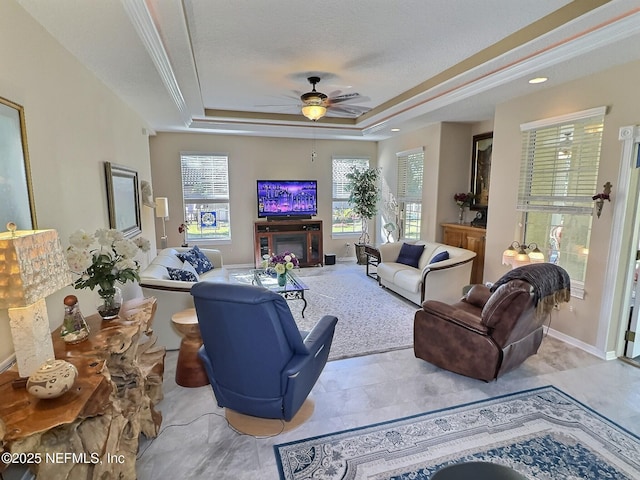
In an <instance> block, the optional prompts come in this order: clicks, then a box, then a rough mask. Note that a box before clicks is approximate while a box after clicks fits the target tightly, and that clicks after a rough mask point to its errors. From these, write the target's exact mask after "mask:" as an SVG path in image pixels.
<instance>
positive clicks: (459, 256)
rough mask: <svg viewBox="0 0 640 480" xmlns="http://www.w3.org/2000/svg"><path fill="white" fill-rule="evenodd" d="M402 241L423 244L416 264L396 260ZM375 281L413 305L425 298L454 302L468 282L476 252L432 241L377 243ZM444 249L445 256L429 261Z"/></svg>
mask: <svg viewBox="0 0 640 480" xmlns="http://www.w3.org/2000/svg"><path fill="white" fill-rule="evenodd" d="M403 243H411V244H414V245H424V250H423V251H422V254H421V256H420V259H419V262H418V268H415V267H412V266H409V265H405V264H403V263H397V262H396V260H397V259H398V254H399V253H400V249H401V248H402V244H403ZM378 250H379V251H380V263H379V264H378V268H377V272H378V282H379V283H380V285H382V286H383V287H386V288H388V289H389V290H393V291H394V292H396V293H398V294H399V295H402V296H403V297H405V298H406V299H408V300H410V301H412V302H413V303H415V304H416V305H422V302H424V301H425V300H440V301H441V302H445V303H454V302H456V301H458V300H460V297H461V296H462V288H463V287H464V286H465V285H468V284H469V281H470V279H471V267H472V265H473V259H474V257H475V256H476V254H475V252H472V251H470V250H465V249H463V248H458V247H452V246H450V245H444V244H442V243H435V242H424V241H417V242H408V241H407V242H402V241H400V242H394V243H385V244H383V245H380V246H379V247H378ZM444 251H447V252H448V253H449V259H448V260H442V261H439V262H435V263H429V262H430V261H431V259H432V258H433V257H435V256H436V255H437V254H439V253H441V252H444Z"/></svg>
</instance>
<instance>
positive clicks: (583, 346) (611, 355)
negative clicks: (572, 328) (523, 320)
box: [544, 328, 617, 360]
mask: <svg viewBox="0 0 640 480" xmlns="http://www.w3.org/2000/svg"><path fill="white" fill-rule="evenodd" d="M544 331H545V333H546V334H548V335H549V336H550V337H553V338H555V339H558V340H560V341H562V342H564V343H566V344H569V345H572V346H574V347H576V348H579V349H580V350H583V351H585V352H587V353H590V354H591V355H593V356H596V357H598V358H601V359H603V360H614V359H615V358H617V357H616V354H615V352H604V351H602V350H599V349H598V348H596V347H594V346H593V345H589V344H588V343H585V342H583V341H581V340H578V339H577V338H574V337H570V336H569V335H566V334H564V333H562V332H559V331H557V330H554V329H553V328H548V329H547V328H545V329H544Z"/></svg>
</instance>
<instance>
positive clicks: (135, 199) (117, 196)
mask: <svg viewBox="0 0 640 480" xmlns="http://www.w3.org/2000/svg"><path fill="white" fill-rule="evenodd" d="M104 168H105V175H106V178H107V201H108V203H109V227H110V228H115V229H117V230H120V231H121V232H122V233H123V234H124V236H125V237H127V238H133V237H135V236H136V235H139V234H140V233H142V223H141V222H140V193H139V190H138V172H136V171H135V170H132V169H130V168H127V167H123V166H122V165H116V164H114V163H111V162H105V164H104Z"/></svg>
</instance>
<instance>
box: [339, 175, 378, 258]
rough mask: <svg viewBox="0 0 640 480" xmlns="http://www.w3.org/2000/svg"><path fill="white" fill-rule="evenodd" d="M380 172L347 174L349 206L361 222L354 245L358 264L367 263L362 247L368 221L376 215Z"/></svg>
mask: <svg viewBox="0 0 640 480" xmlns="http://www.w3.org/2000/svg"><path fill="white" fill-rule="evenodd" d="M379 177H380V170H379V169H378V168H367V169H366V170H359V169H358V168H357V167H353V170H352V171H351V172H349V173H347V180H348V181H349V183H347V191H348V192H349V204H350V205H352V206H353V211H354V213H355V214H356V215H357V216H358V217H359V218H360V221H361V222H362V234H361V235H360V238H359V239H358V244H357V245H356V256H357V258H358V264H360V265H362V264H365V263H366V262H367V257H366V255H365V254H364V245H365V244H367V243H369V232H368V229H369V224H368V222H369V220H371V219H372V218H373V217H374V216H375V215H376V213H378V191H379V189H378V179H379Z"/></svg>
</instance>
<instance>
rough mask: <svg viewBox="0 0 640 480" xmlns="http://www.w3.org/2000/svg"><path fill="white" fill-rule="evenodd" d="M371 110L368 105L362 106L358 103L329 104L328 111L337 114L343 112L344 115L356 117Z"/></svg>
mask: <svg viewBox="0 0 640 480" xmlns="http://www.w3.org/2000/svg"><path fill="white" fill-rule="evenodd" d="M369 110H371V109H370V108H369V107H362V106H359V105H335V106H330V107H329V111H330V112H335V113H337V114H344V115H345V116H350V117H357V116H359V115H362V114H363V113H366V112H368V111H369Z"/></svg>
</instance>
